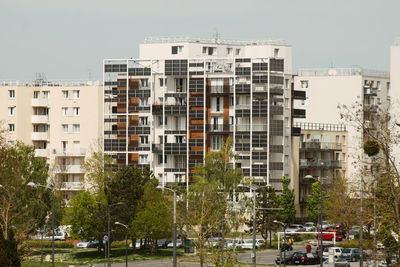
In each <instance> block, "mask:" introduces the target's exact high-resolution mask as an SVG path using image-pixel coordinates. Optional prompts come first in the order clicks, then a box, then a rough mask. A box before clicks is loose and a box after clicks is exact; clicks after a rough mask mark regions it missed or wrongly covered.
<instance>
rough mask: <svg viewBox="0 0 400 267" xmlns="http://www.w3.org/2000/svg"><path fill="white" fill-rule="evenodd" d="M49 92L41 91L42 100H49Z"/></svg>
mask: <svg viewBox="0 0 400 267" xmlns="http://www.w3.org/2000/svg"><path fill="white" fill-rule="evenodd" d="M49 95H50V92H49V91H43V99H49Z"/></svg>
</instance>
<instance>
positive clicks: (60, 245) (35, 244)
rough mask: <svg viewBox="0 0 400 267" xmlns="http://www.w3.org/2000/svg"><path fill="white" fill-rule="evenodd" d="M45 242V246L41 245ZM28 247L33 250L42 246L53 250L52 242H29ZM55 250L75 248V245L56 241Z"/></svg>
mask: <svg viewBox="0 0 400 267" xmlns="http://www.w3.org/2000/svg"><path fill="white" fill-rule="evenodd" d="M41 242H43V244H41ZM27 245H28V246H29V247H32V248H40V247H41V246H42V245H43V247H44V248H51V241H50V240H43V241H41V240H29V241H27ZM54 247H55V248H73V247H74V244H72V243H70V242H67V241H54Z"/></svg>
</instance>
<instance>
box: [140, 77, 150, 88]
mask: <svg viewBox="0 0 400 267" xmlns="http://www.w3.org/2000/svg"><path fill="white" fill-rule="evenodd" d="M144 87H149V79H140V80H139V88H144Z"/></svg>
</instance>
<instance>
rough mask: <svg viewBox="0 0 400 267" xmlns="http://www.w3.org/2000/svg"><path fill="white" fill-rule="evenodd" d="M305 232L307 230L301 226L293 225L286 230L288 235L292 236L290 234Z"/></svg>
mask: <svg viewBox="0 0 400 267" xmlns="http://www.w3.org/2000/svg"><path fill="white" fill-rule="evenodd" d="M304 230H305V229H304V228H303V226H301V225H300V224H291V225H289V227H287V228H286V233H289V234H290V233H296V232H302V231H304Z"/></svg>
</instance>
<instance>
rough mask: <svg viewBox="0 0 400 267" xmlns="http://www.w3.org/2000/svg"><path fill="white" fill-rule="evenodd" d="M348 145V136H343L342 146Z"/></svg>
mask: <svg viewBox="0 0 400 267" xmlns="http://www.w3.org/2000/svg"><path fill="white" fill-rule="evenodd" d="M345 144H346V136H345V135H342V146H344V145H345Z"/></svg>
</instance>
